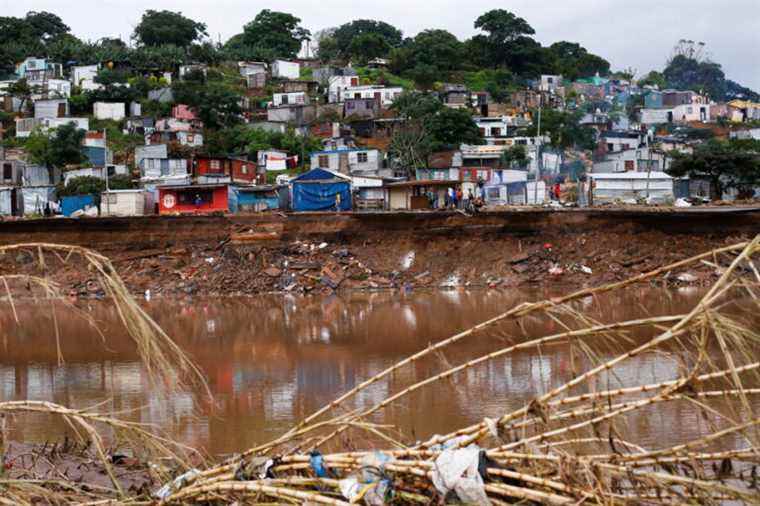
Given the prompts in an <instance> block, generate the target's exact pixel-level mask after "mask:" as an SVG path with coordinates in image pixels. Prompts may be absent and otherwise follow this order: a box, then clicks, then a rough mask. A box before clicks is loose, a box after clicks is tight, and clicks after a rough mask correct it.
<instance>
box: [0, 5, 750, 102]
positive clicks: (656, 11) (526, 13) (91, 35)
mask: <svg viewBox="0 0 760 506" xmlns="http://www.w3.org/2000/svg"><path fill="white" fill-rule="evenodd" d="M494 8H502V9H507V10H510V11H512V12H514V13H515V14H517V15H518V16H520V17H523V18H525V19H526V20H527V21H528V22H529V23H530V24H531V26H533V28H534V29H535V30H536V35H535V37H536V39H538V40H539V41H540V42H542V43H543V44H551V43H553V42H556V41H560V40H568V41H572V42H578V43H580V44H581V45H582V46H584V47H585V48H586V49H588V50H589V51H590V52H592V53H595V54H598V55H600V56H602V57H604V58H605V59H607V60H608V61H610V62H611V63H612V68H613V70H623V69H629V68H632V69H634V70H635V71H636V72H637V75H639V76H640V75H644V74H646V73H647V72H649V71H650V70H653V69H658V70H662V68H663V67H664V65H665V62H666V61H667V59H668V57H669V56H670V55H671V53H672V50H673V47H674V46H675V45H676V43H677V42H678V41H679V40H680V39H687V40H694V41H700V42H704V43H706V47H707V49H708V52H709V55H710V57H711V58H712V60H713V61H715V62H717V63H720V64H721V65H722V66H723V70H724V72H725V73H726V76H727V77H728V78H729V79H733V80H734V81H737V82H739V83H741V84H743V85H744V86H749V87H751V88H753V89H754V90H756V91H760V0H719V1H716V0H636V1H629V0H543V1H542V2H539V1H536V0H509V1H502V2H495V1H487V0H466V1H465V0H383V1H381V2H374V3H373V2H361V3H360V2H357V1H355V0H321V1H315V0H278V1H271V0H265V1H250V0H247V1H246V0H215V1H203V0H182V1H179V0H152V1H145V0H131V1H120V0H76V1H72V0H21V1H19V0H0V16H23V15H24V14H26V12H28V11H41V10H44V11H50V12H54V13H56V14H58V15H59V16H60V17H61V18H62V19H63V20H64V22H66V24H68V25H69V26H70V27H71V29H72V31H73V33H74V35H76V36H77V37H79V38H83V39H90V40H97V39H99V38H101V37H105V36H109V37H111V36H121V38H123V39H125V40H126V39H128V38H129V35H130V34H131V33H132V30H133V28H134V27H135V25H136V24H137V23H138V22H139V19H140V16H141V14H142V12H143V11H145V10H147V9H156V10H161V9H167V10H173V11H181V12H182V13H183V14H184V15H185V16H188V17H190V18H192V19H194V20H196V21H201V22H203V23H206V25H207V26H208V32H209V34H210V36H211V37H212V38H213V39H214V40H216V39H218V38H221V40H222V41H224V40H226V39H227V38H229V37H231V36H232V35H235V34H236V33H239V32H240V31H241V30H242V26H243V25H244V24H245V23H247V22H248V21H250V20H252V19H253V18H254V17H255V16H256V14H257V13H258V12H259V11H260V10H261V9H272V10H279V11H284V12H289V13H291V14H294V15H296V16H297V17H299V18H301V20H302V25H303V26H304V27H305V28H308V29H309V30H311V31H312V33H313V32H315V31H318V30H321V29H323V28H329V27H333V26H339V25H341V24H343V23H346V22H348V21H351V20H354V19H378V20H382V21H386V22H388V23H390V24H392V25H394V26H396V27H398V28H399V29H401V30H402V31H403V32H404V36H413V35H415V34H416V33H418V32H419V31H421V30H424V29H426V28H442V29H446V30H448V31H450V32H452V33H454V34H455V35H457V36H458V37H460V38H461V39H464V38H468V37H470V36H472V35H473V34H475V33H476V31H475V29H474V27H473V23H474V21H475V19H476V18H477V17H478V16H480V15H481V14H483V13H484V12H486V11H488V10H490V9H494Z"/></svg>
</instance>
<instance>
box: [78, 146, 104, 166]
mask: <svg viewBox="0 0 760 506" xmlns="http://www.w3.org/2000/svg"><path fill="white" fill-rule="evenodd" d="M82 150H83V151H84V154H85V155H86V156H87V159H88V160H89V161H90V165H92V166H93V167H105V166H106V148H101V147H98V146H85V147H83V148H82Z"/></svg>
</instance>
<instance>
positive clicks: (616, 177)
mask: <svg viewBox="0 0 760 506" xmlns="http://www.w3.org/2000/svg"><path fill="white" fill-rule="evenodd" d="M589 177H591V179H592V180H593V182H594V187H593V188H594V189H593V203H594V204H604V203H614V202H617V201H620V202H629V203H634V202H638V201H640V200H648V201H650V202H655V203H666V202H672V201H673V200H675V197H674V194H673V178H672V177H670V176H669V175H667V174H666V173H664V172H655V171H652V172H622V173H607V174H597V173H593V174H589Z"/></svg>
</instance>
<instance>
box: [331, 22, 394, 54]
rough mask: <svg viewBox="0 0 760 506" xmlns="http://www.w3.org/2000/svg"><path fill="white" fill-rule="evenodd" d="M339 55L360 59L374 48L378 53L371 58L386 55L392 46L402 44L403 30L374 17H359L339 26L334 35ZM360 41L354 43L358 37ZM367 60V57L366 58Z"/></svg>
mask: <svg viewBox="0 0 760 506" xmlns="http://www.w3.org/2000/svg"><path fill="white" fill-rule="evenodd" d="M332 37H333V38H334V39H335V46H336V49H337V53H338V55H340V56H341V57H343V58H345V59H351V58H357V59H358V60H359V61H361V59H362V58H363V57H364V56H366V54H365V53H363V51H365V50H366V49H367V48H372V49H373V50H374V51H377V54H374V56H371V57H370V58H369V59H371V58H375V57H379V56H386V55H387V54H388V51H389V50H390V49H391V48H394V47H398V46H399V45H400V44H401V30H399V29H398V28H395V27H394V26H391V25H389V24H388V23H385V22H383V21H375V20H372V19H357V20H355V21H352V22H350V23H346V24H344V25H341V26H339V27H338V28H337V29H335V32H334V34H333V36H332ZM357 38H358V39H360V43H358V44H357V45H354V41H355V40H356V39H357ZM365 61H366V59H365Z"/></svg>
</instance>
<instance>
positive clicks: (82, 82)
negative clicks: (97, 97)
mask: <svg viewBox="0 0 760 506" xmlns="http://www.w3.org/2000/svg"><path fill="white" fill-rule="evenodd" d="M98 71H100V65H81V66H76V67H72V68H71V82H72V83H73V84H74V86H79V87H80V88H81V89H83V90H85V91H94V90H98V89H100V88H101V87H102V85H101V84H98V83H96V82H95V77H97V75H98Z"/></svg>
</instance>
